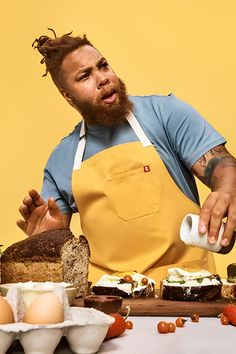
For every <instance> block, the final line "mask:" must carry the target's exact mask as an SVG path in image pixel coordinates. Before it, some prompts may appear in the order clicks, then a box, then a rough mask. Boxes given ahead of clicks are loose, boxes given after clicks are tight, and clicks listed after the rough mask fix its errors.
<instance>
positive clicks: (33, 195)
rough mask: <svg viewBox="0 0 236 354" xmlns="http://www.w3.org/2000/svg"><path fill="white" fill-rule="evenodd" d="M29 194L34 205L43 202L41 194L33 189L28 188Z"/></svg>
mask: <svg viewBox="0 0 236 354" xmlns="http://www.w3.org/2000/svg"><path fill="white" fill-rule="evenodd" d="M29 196H30V197H31V200H32V202H33V203H34V205H35V206H40V205H43V204H44V203H45V201H44V200H43V198H42V197H41V195H40V194H39V193H38V192H37V191H36V190H35V189H30V190H29Z"/></svg>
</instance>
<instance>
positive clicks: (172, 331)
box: [168, 322, 176, 333]
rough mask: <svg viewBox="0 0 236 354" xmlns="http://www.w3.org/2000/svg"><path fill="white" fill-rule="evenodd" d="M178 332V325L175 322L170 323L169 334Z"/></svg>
mask: <svg viewBox="0 0 236 354" xmlns="http://www.w3.org/2000/svg"><path fill="white" fill-rule="evenodd" d="M175 330H176V325H175V324H174V323H173V322H169V323H168V332H170V333H174V332H175Z"/></svg>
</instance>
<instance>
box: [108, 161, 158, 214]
mask: <svg viewBox="0 0 236 354" xmlns="http://www.w3.org/2000/svg"><path fill="white" fill-rule="evenodd" d="M157 179H158V178H157V176H155V178H154V176H153V174H152V173H151V172H150V171H149V172H147V173H145V172H144V170H143V168H138V169H135V170H132V171H129V172H126V173H123V174H120V175H116V176H114V177H113V178H112V179H111V178H110V179H109V180H108V181H107V189H106V194H107V197H108V200H109V202H110V203H109V204H110V205H111V208H112V209H113V210H115V212H116V214H117V215H118V216H119V217H120V218H121V219H123V220H125V221H129V220H133V219H137V218H140V217H143V216H147V215H150V214H153V213H156V212H157V211H158V209H159V204H160V202H159V200H160V188H159V183H158V181H157Z"/></svg>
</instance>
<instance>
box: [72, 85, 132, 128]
mask: <svg viewBox="0 0 236 354" xmlns="http://www.w3.org/2000/svg"><path fill="white" fill-rule="evenodd" d="M112 89H114V90H115V92H116V95H117V98H116V100H115V102H113V103H111V104H105V103H104V102H103V101H102V97H103V95H104V93H105V92H104V91H107V88H106V87H104V89H101V92H100V94H99V97H98V98H97V100H96V103H92V102H91V101H87V100H84V99H83V100H82V99H80V100H78V99H75V98H72V100H73V105H74V107H75V108H76V109H77V110H78V111H79V112H80V113H81V115H82V117H83V118H84V120H85V122H86V123H87V124H88V125H106V126H110V127H117V126H119V125H121V124H122V123H124V122H126V116H127V114H128V113H129V111H131V110H132V108H133V104H132V102H130V101H129V98H128V95H127V92H126V87H125V84H124V83H123V81H122V80H120V79H119V82H118V84H117V85H116V86H114V87H112Z"/></svg>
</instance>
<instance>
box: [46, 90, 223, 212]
mask: <svg viewBox="0 0 236 354" xmlns="http://www.w3.org/2000/svg"><path fill="white" fill-rule="evenodd" d="M129 98H130V100H131V101H132V102H133V104H134V109H133V113H134V115H135V117H136V118H137V119H138V121H139V123H140V125H141V127H142V128H143V130H144V132H145V134H146V135H147V136H148V138H149V140H150V141H151V142H152V144H153V146H154V147H155V148H156V150H158V153H159V155H160V157H161V159H162V161H163V162H164V164H165V166H166V168H167V170H168V171H169V173H170V175H171V177H172V178H173V180H174V181H175V183H176V184H177V186H178V187H179V188H180V189H181V190H182V192H183V193H184V194H185V195H186V196H187V197H188V198H190V199H191V200H193V201H194V202H196V203H198V204H199V197H198V191H197V187H196V183H195V180H194V177H193V175H192V173H191V171H190V169H191V167H192V166H193V165H194V163H195V162H196V161H197V160H198V159H199V158H200V157H201V156H202V155H204V154H205V153H206V152H207V151H209V150H210V149H212V148H213V147H215V146H217V145H220V144H224V143H225V142H226V140H225V139H224V138H223V137H222V136H221V135H220V134H219V133H218V132H217V131H216V130H215V129H214V128H213V127H212V126H211V125H210V124H209V123H207V121H206V120H205V119H203V118H202V117H201V115H200V114H199V113H198V112H196V110H195V109H193V108H192V107H191V106H190V105H188V104H186V103H185V102H183V101H181V100H179V99H178V98H176V97H175V96H174V95H173V94H171V95H168V96H157V95H152V96H131V97H129ZM80 128H81V122H80V123H79V124H78V125H77V126H76V127H75V128H74V130H73V131H72V132H71V133H70V134H69V135H68V136H66V137H65V138H64V139H62V140H61V142H60V143H59V145H58V146H57V147H56V148H55V149H54V151H53V152H52V154H51V156H50V157H49V160H48V162H47V164H46V167H45V169H44V181H43V187H42V197H43V198H44V200H47V199H48V198H49V197H53V198H54V199H55V200H56V201H57V203H58V205H59V207H60V209H61V211H62V213H71V212H73V213H74V212H77V211H78V209H77V206H76V204H75V200H74V197H73V194H72V171H73V165H74V157H75V153H76V150H77V146H78V142H79V134H80ZM137 140H138V138H137V136H136V134H135V133H134V131H133V130H132V128H131V127H130V125H129V123H128V122H126V123H125V124H123V125H122V126H120V127H117V128H111V127H107V126H100V125H95V126H89V127H88V131H87V140H86V147H85V152H84V157H83V159H84V160H86V159H88V158H90V157H91V156H93V155H94V154H96V153H98V152H100V151H102V150H105V149H107V148H109V147H111V146H115V145H118V144H123V143H127V142H133V141H137ZM78 188H79V186H78Z"/></svg>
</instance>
